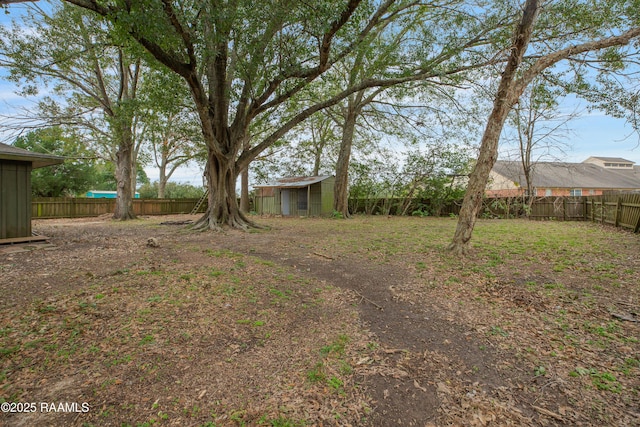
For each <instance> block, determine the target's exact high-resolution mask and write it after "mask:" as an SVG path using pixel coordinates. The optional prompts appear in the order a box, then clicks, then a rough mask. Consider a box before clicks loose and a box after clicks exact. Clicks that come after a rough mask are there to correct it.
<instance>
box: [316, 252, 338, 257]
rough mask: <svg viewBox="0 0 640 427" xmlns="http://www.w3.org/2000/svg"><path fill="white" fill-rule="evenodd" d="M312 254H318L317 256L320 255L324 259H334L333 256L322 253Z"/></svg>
mask: <svg viewBox="0 0 640 427" xmlns="http://www.w3.org/2000/svg"><path fill="white" fill-rule="evenodd" d="M313 254H314V255H318V256H319V257H322V258H326V259H334V258H333V257H330V256H329V255H324V254H321V253H319V252H314V253H313Z"/></svg>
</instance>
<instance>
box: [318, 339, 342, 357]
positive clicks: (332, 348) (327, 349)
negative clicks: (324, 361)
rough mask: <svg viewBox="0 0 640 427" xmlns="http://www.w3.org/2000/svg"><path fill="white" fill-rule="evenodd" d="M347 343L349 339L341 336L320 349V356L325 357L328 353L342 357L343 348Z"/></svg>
mask: <svg viewBox="0 0 640 427" xmlns="http://www.w3.org/2000/svg"><path fill="white" fill-rule="evenodd" d="M348 342H349V337H348V336H346V335H344V334H341V335H339V336H338V338H337V339H336V340H335V341H334V342H332V343H331V344H329V345H326V346H324V347H322V348H321V349H320V354H322V355H323V356H327V355H329V354H330V353H334V354H335V355H337V356H339V357H342V356H343V355H344V353H345V346H346V345H347V343H348Z"/></svg>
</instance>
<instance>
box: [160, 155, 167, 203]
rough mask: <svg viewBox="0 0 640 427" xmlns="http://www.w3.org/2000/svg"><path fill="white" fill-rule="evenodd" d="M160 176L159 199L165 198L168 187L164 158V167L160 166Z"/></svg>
mask: <svg viewBox="0 0 640 427" xmlns="http://www.w3.org/2000/svg"><path fill="white" fill-rule="evenodd" d="M159 171H160V176H159V177H158V199H164V196H165V192H166V189H167V172H166V165H165V163H164V160H163V164H162V167H161V168H159Z"/></svg>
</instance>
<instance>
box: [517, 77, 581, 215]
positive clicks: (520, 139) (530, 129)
mask: <svg viewBox="0 0 640 427" xmlns="http://www.w3.org/2000/svg"><path fill="white" fill-rule="evenodd" d="M559 97H560V93H559V92H558V91H557V90H555V89H554V88H550V87H549V86H548V85H546V84H545V83H544V81H543V79H541V78H539V77H538V78H535V79H534V81H533V82H532V83H531V85H530V87H529V88H528V89H527V90H526V91H525V93H524V94H523V96H521V97H520V100H519V101H518V102H516V104H515V105H514V107H513V110H512V113H511V116H510V117H511V122H512V123H511V124H512V125H513V127H514V128H515V130H514V131H515V134H516V139H517V150H516V151H517V158H518V161H519V162H520V163H521V165H522V170H523V173H524V178H525V185H526V188H525V190H526V191H525V195H524V201H525V202H526V203H527V205H528V206H529V207H530V206H531V203H532V202H533V199H534V196H535V194H534V188H533V181H532V174H533V169H534V168H535V165H536V163H538V162H540V161H542V160H557V159H559V158H562V157H563V155H566V148H567V145H568V144H567V142H566V141H565V140H563V138H566V137H567V136H568V134H569V130H568V129H567V123H568V122H569V121H570V120H571V119H573V118H575V117H576V113H575V111H574V112H572V113H570V114H563V113H561V112H560V111H559V108H558V98H559Z"/></svg>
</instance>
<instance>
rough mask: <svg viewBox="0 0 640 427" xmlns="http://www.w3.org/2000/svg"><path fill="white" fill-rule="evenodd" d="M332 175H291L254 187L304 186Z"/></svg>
mask: <svg viewBox="0 0 640 427" xmlns="http://www.w3.org/2000/svg"><path fill="white" fill-rule="evenodd" d="M331 177H332V175H320V176H292V177H287V178H280V179H276V180H275V181H271V182H268V183H266V184H261V185H256V186H255V187H278V188H304V187H307V186H309V185H311V184H315V183H316V182H322V181H324V180H325V179H328V178H331Z"/></svg>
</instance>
